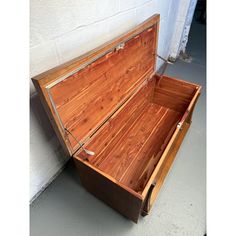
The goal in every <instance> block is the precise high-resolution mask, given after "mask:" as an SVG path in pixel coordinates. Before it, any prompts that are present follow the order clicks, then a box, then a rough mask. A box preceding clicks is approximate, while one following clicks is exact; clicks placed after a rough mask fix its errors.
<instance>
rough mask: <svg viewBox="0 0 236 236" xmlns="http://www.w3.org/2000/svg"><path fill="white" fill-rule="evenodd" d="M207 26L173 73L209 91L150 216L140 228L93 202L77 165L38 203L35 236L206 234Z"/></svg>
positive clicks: (197, 29)
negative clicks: (187, 61) (82, 181)
mask: <svg viewBox="0 0 236 236" xmlns="http://www.w3.org/2000/svg"><path fill="white" fill-rule="evenodd" d="M205 35H206V34H205V26H204V25H200V24H197V23H194V24H193V25H192V29H191V33H190V39H189V43H188V50H187V52H188V53H190V55H191V56H192V57H193V60H192V62H191V63H186V62H183V61H180V60H179V61H177V62H176V63H175V64H174V65H173V66H171V67H169V69H168V71H167V74H168V75H172V76H175V77H177V78H178V77H179V78H182V79H184V80H189V81H192V82H196V83H198V84H201V85H202V86H203V91H202V95H201V97H200V99H199V101H198V103H197V106H196V109H195V113H194V115H193V122H192V126H191V127H190V129H189V132H188V134H187V135H186V138H185V140H184V142H183V144H182V146H181V148H180V150H179V152H178V154H177V157H176V160H175V162H174V164H173V166H172V169H171V170H170V172H169V174H168V176H167V178H166V180H165V183H164V185H163V187H162V189H161V191H160V193H159V196H158V198H157V201H156V203H155V205H154V208H153V210H152V212H151V214H150V215H148V216H146V217H144V218H143V217H140V219H139V222H138V224H134V223H133V222H131V221H129V220H127V219H126V218H124V217H123V216H121V215H120V214H119V213H117V212H116V211H114V210H113V209H111V208H110V207H108V206H107V205H105V204H104V203H103V202H101V201H99V200H98V199H97V198H95V197H93V196H92V195H91V194H89V193H88V192H86V190H85V189H84V188H83V187H82V186H81V184H80V182H79V179H78V175H77V173H76V172H75V169H74V166H73V164H72V163H71V162H70V163H68V165H67V167H66V168H65V170H64V171H63V172H62V173H61V174H60V175H59V176H58V178H57V179H56V180H55V181H54V182H53V183H52V184H51V185H50V186H49V187H48V188H47V189H46V190H45V191H44V192H43V193H42V194H41V195H40V196H39V197H38V198H37V199H36V200H35V201H34V202H33V203H32V205H31V209H30V218H31V219H30V226H31V227H30V228H31V236H38V235H40V236H42V235H43V236H49V235H50V236H54V235H55V236H64V235H65V236H75V235H76V236H78V235H82V236H86V235H88V236H94V235H96V236H106V235H108V236H110V235H113V236H115V235H119V236H120V235H142V236H143V235H148V236H152V235H153V236H154V235H155V236H156V235H160V236H162V235H163V236H165V235H185V236H195V235H196V236H202V235H204V233H205V231H206V90H205V89H206V74H205V72H206V59H205Z"/></svg>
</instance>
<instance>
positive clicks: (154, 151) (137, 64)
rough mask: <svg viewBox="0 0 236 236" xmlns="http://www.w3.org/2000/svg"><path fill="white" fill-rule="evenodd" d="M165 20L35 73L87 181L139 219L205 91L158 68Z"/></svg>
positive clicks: (151, 22)
mask: <svg viewBox="0 0 236 236" xmlns="http://www.w3.org/2000/svg"><path fill="white" fill-rule="evenodd" d="M159 21H160V16H159V15H154V16H152V17H151V18H149V19H148V20H146V21H145V22H143V23H142V24H140V25H138V26H137V27H135V28H134V29H132V30H130V31H128V32H127V33H125V34H123V35H121V36H120V37H117V38H115V39H114V40H112V41H110V42H108V43H106V44H104V45H102V46H101V47H99V48H96V49H94V50H92V51H90V52H89V53H87V54H85V55H83V56H81V57H78V58H76V59H74V60H72V61H70V62H68V63H65V64H63V65H61V66H59V67H57V68H54V69H52V70H50V71H47V72H45V73H42V74H40V75H38V76H36V77H34V78H33V79H32V80H33V82H34V85H35V87H36V89H37V91H38V93H39V94H40V97H41V100H42V103H43V105H44V107H45V109H46V111H47V114H48V116H49V118H50V120H51V123H52V125H53V127H54V129H55V131H56V134H57V136H58V138H59V140H60V142H61V144H62V146H63V148H64V150H65V153H66V154H67V155H68V156H71V157H73V159H74V161H75V164H76V167H77V169H78V173H79V176H80V179H81V182H82V185H83V186H84V187H85V188H86V189H87V190H88V191H89V192H90V193H92V194H93V195H95V196H96V197H97V198H99V199H101V200H103V201H104V202H105V203H107V204H108V205H110V206H111V207H113V208H114V209H115V210H117V211H118V212H120V213H121V214H123V215H124V216H126V217H127V218H129V219H131V220H132V221H134V222H137V221H138V218H139V215H140V214H142V215H143V216H144V215H147V214H148V213H149V212H150V209H151V207H152V205H153V203H154V201H155V199H156V197H157V194H158V191H159V190H160V187H161V185H162V184H163V181H164V179H165V176H166V175H167V173H168V171H169V169H170V167H171V164H172V162H173V160H174V158H175V155H176V153H177V151H178V149H179V147H180V145H181V143H182V140H183V138H184V136H185V134H186V132H187V131H188V128H189V126H190V124H191V117H192V113H193V109H194V105H195V103H196V101H197V98H198V97H199V95H200V90H201V86H199V85H197V84H193V83H189V82H186V81H183V80H179V79H176V78H171V77H169V76H166V75H159V74H158V73H157V72H156V58H157V41H158V31H159Z"/></svg>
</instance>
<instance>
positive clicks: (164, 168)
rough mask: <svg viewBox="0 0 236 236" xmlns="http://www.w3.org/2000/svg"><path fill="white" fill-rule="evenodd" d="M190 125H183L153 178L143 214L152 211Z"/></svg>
mask: <svg viewBox="0 0 236 236" xmlns="http://www.w3.org/2000/svg"><path fill="white" fill-rule="evenodd" d="M189 126H190V124H188V123H184V124H183V127H182V129H181V131H180V132H179V133H178V135H177V136H176V139H175V141H174V142H173V144H172V146H171V148H170V149H169V151H168V154H167V156H166V158H165V160H164V162H162V165H161V167H160V170H159V172H158V174H157V176H156V178H155V182H154V184H155V186H154V187H153V188H151V189H150V191H151V192H150V194H148V195H147V197H148V199H146V200H145V204H144V207H143V211H144V213H145V214H147V213H150V210H151V209H152V206H153V204H154V201H155V199H156V197H157V195H158V192H159V191H160V188H161V186H162V185H163V183H164V180H165V177H166V175H167V174H168V172H169V170H170V168H171V165H172V163H173V161H174V159H175V156H176V154H177V152H178V150H179V148H180V146H181V143H182V142H183V139H184V137H185V135H186V133H187V131H188V129H189Z"/></svg>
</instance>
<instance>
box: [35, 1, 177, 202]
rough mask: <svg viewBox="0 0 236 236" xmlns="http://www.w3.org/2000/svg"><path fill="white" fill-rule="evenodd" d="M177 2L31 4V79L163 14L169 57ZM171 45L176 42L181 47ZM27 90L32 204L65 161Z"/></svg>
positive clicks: (162, 47)
mask: <svg viewBox="0 0 236 236" xmlns="http://www.w3.org/2000/svg"><path fill="white" fill-rule="evenodd" d="M180 1H181V0H50V1H48V0H31V10H30V15H31V16H30V24H31V27H30V34H31V43H30V64H31V65H30V68H31V71H30V73H31V77H33V76H35V75H37V74H39V73H41V72H44V71H46V70H48V69H50V68H53V67H55V66H57V65H59V64H62V63H64V62H66V61H68V60H70V59H72V58H74V57H77V56H79V55H81V54H83V53H85V52H87V51H89V50H91V49H93V48H95V47H97V46H99V45H101V44H102V43H104V42H106V41H108V40H110V39H112V38H114V37H116V36H118V35H119V34H121V33H124V32H125V31H127V30H129V29H131V28H132V27H134V26H136V25H137V24H139V23H141V22H142V21H144V20H145V19H147V18H148V17H149V16H151V15H153V14H154V13H160V14H161V23H160V34H159V42H158V53H159V54H160V55H162V56H163V57H167V56H168V55H169V54H170V53H171V52H170V49H171V44H173V40H172V38H173V33H174V32H175V30H176V29H175V22H176V17H177V12H178V8H179V7H178V6H179V2H180ZM175 41H176V40H175ZM175 41H174V43H177V44H178V43H179V42H177V41H176V42H175ZM172 48H174V47H173V45H172ZM30 92H31V97H30V100H31V101H30V102H31V106H30V107H31V109H30V119H31V120H30V121H31V123H30V144H31V145H30V147H31V148H30V199H31V200H32V199H33V198H34V197H35V196H36V195H37V194H38V193H39V192H40V191H41V190H42V189H43V188H44V187H45V186H46V185H47V184H48V183H49V182H50V181H51V180H52V178H53V177H54V176H55V174H56V173H58V171H59V170H60V169H61V168H62V167H63V165H64V164H65V162H66V161H67V158H66V157H65V155H64V153H63V151H62V149H61V147H60V144H59V142H58V140H57V138H56V136H55V134H54V132H53V130H52V127H51V125H50V123H49V120H48V118H47V116H46V114H45V112H44V110H43V108H42V106H41V103H40V101H39V98H38V96H37V94H36V92H35V89H34V87H33V85H32V82H30Z"/></svg>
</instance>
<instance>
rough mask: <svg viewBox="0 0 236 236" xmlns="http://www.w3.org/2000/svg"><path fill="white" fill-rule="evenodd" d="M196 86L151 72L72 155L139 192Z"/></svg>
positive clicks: (156, 162)
mask: <svg viewBox="0 0 236 236" xmlns="http://www.w3.org/2000/svg"><path fill="white" fill-rule="evenodd" d="M195 92H196V87H195V86H193V85H190V84H185V83H181V82H179V81H176V80H174V79H171V78H169V77H166V76H165V77H163V78H162V79H161V81H160V83H159V77H158V76H157V75H154V76H153V77H152V78H151V80H150V81H149V82H148V83H146V84H145V85H143V87H141V88H140V90H139V91H138V92H137V93H136V94H134V95H133V96H132V97H131V98H130V99H129V100H128V101H126V102H125V104H124V105H123V106H122V107H121V108H120V109H119V110H117V112H116V113H115V114H113V115H112V116H111V118H110V119H109V121H107V122H106V123H105V124H104V125H103V126H102V128H101V129H100V130H99V131H98V132H97V133H96V135H94V136H93V137H92V138H91V140H90V141H89V142H88V143H87V144H86V148H87V149H89V150H92V151H93V152H95V155H94V156H88V155H87V154H86V153H85V152H84V151H82V150H81V149H80V150H79V151H77V152H76V153H75V155H74V156H75V158H79V159H87V161H88V162H89V163H90V164H91V165H93V166H94V167H96V168H97V169H99V170H101V171H102V172H104V173H105V174H107V175H109V176H111V177H113V178H114V179H115V180H116V181H118V182H120V183H121V184H123V185H125V186H127V187H129V188H131V189H132V190H134V191H135V192H137V193H140V194H141V193H142V191H143V189H144V187H145V185H146V183H147V181H148V180H149V178H150V176H151V174H152V172H153V170H154V169H155V167H156V165H157V164H158V161H159V159H160V157H161V155H162V153H163V151H164V149H165V147H166V145H167V143H168V141H169V140H170V138H171V136H172V134H173V133H174V131H175V129H176V126H177V124H178V122H179V121H180V120H181V118H182V117H183V115H184V113H185V111H186V109H187V107H188V105H189V103H190V102H191V100H192V98H193V96H194V94H195Z"/></svg>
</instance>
